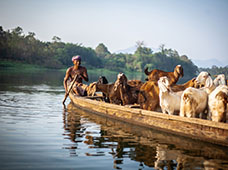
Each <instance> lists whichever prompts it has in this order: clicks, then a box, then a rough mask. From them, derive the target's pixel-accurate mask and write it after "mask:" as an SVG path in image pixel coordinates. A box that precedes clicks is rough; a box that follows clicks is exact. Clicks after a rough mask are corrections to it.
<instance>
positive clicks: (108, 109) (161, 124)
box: [69, 92, 228, 146]
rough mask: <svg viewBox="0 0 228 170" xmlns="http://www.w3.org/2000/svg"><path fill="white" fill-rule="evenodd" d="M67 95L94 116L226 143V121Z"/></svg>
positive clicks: (227, 144) (227, 136) (227, 143)
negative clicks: (183, 115) (176, 114)
mask: <svg viewBox="0 0 228 170" xmlns="http://www.w3.org/2000/svg"><path fill="white" fill-rule="evenodd" d="M69 97H70V99H71V101H72V103H73V104H75V105H77V106H78V107H80V108H82V109H84V110H88V111H90V112H93V113H95V114H98V115H102V116H105V117H110V118H113V119H117V120H120V121H124V122H128V123H131V124H135V125H139V126H143V127H147V128H153V129H157V130H161V131H165V132H168V133H171V134H176V135H181V136H185V137H189V138H193V139H198V140H203V141H205V142H210V143H213V144H218V145H224V146H228V124H227V123H220V122H213V121H210V120H204V119H199V118H186V117H180V116H175V115H168V114H164V113H160V112H155V111H148V110H143V109H138V108H129V107H126V106H120V105H115V104H110V103H105V102H103V101H98V100H94V99H93V100H92V99H91V98H90V97H79V96H76V95H75V94H74V93H73V92H71V93H70V94H69ZM120 128H121V127H120Z"/></svg>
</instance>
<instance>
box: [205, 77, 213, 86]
mask: <svg viewBox="0 0 228 170" xmlns="http://www.w3.org/2000/svg"><path fill="white" fill-rule="evenodd" d="M212 85H213V80H212V78H211V76H208V77H207V79H206V82H205V87H211V86H212Z"/></svg>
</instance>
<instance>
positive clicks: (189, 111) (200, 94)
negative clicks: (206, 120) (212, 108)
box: [180, 71, 215, 118]
mask: <svg viewBox="0 0 228 170" xmlns="http://www.w3.org/2000/svg"><path fill="white" fill-rule="evenodd" d="M195 81H196V84H197V85H204V87H202V88H200V89H196V88H193V87H189V88H187V89H186V90H184V92H183V94H182V96H181V107H180V116H187V117H199V114H200V113H202V114H204V113H205V111H206V110H207V101H208V95H209V94H210V93H211V92H212V91H213V90H214V89H215V85H214V83H213V80H212V78H211V76H210V74H209V73H207V72H205V71H203V72H201V73H200V74H199V75H198V76H197V77H196V80H195ZM202 116H204V115H201V118H202Z"/></svg>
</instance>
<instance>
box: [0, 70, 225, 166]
mask: <svg viewBox="0 0 228 170" xmlns="http://www.w3.org/2000/svg"><path fill="white" fill-rule="evenodd" d="M63 76H64V73H61V72H57V71H48V72H39V73H17V72H8V71H1V72H0V169H80V170H81V169H99V170H109V169H141V170H142V169H169V170H172V169H210V170H211V169H228V148H226V147H222V146H217V145H212V144H209V143H205V142H201V141H196V140H192V139H188V138H183V137H178V136H174V135H170V134H168V133H164V132H159V131H156V130H153V129H145V128H142V127H136V126H133V125H130V124H126V123H122V122H120V121H116V120H111V119H109V118H104V117H101V116H98V115H95V114H91V113H89V112H86V111H84V110H83V109H80V108H77V107H75V106H74V105H73V104H72V103H70V101H69V99H68V100H67V106H66V108H65V109H64V108H63V106H62V104H61V102H62V100H63V97H64V90H63V86H62V80H63ZM91 77H92V81H95V80H96V79H97V77H98V76H96V75H92V76H91Z"/></svg>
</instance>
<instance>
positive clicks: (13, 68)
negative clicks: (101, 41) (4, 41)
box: [0, 60, 145, 81]
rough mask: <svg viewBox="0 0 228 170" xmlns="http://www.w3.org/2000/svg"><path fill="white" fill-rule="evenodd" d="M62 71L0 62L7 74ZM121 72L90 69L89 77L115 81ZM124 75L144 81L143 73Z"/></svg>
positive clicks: (64, 70) (1, 69)
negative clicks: (107, 78)
mask: <svg viewBox="0 0 228 170" xmlns="http://www.w3.org/2000/svg"><path fill="white" fill-rule="evenodd" d="M48 70H51V71H54V70H57V71H60V72H64V73H65V72H66V70H67V67H66V68H62V69H49V68H46V67H42V66H39V65H34V64H26V63H21V62H18V61H9V60H0V71H1V72H2V71H4V72H5V71H7V72H20V73H23V72H43V71H48ZM118 73H119V72H117V71H111V70H107V69H103V68H89V69H88V74H89V75H100V76H105V77H110V81H114V80H115V79H116V76H117V74H118ZM124 74H126V75H127V77H128V79H138V80H143V79H144V77H145V76H144V75H143V74H142V73H141V72H130V71H124Z"/></svg>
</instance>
